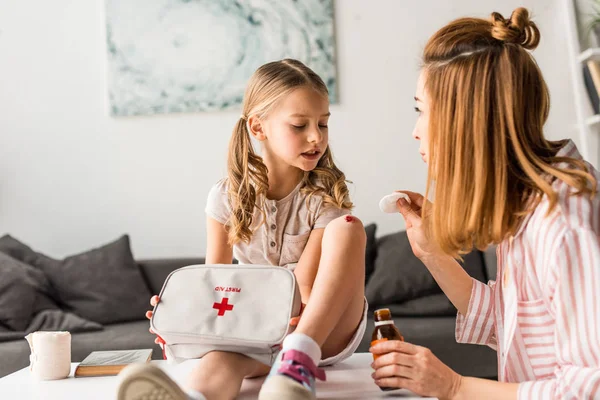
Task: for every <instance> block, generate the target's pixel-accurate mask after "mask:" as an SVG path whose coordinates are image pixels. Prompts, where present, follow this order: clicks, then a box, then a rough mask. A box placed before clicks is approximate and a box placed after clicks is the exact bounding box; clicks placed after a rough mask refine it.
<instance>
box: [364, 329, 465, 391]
mask: <svg viewBox="0 0 600 400" xmlns="http://www.w3.org/2000/svg"><path fill="white" fill-rule="evenodd" d="M369 351H370V352H371V353H373V354H375V355H378V356H379V357H378V358H377V360H375V361H373V363H372V364H371V367H373V369H374V370H375V372H374V373H373V374H372V377H373V379H374V380H375V383H376V384H377V385H378V386H381V387H393V388H402V389H408V390H410V391H411V392H414V393H416V394H418V395H419V396H427V397H437V398H439V399H440V400H444V399H453V398H455V397H456V395H457V393H458V391H459V388H460V384H461V379H462V377H461V376H460V375H459V374H457V373H456V372H454V371H453V370H452V369H450V368H449V367H448V366H446V365H445V364H444V363H442V362H441V361H440V360H439V359H438V358H437V357H436V356H434V355H433V353H432V352H431V350H429V349H427V348H425V347H421V346H416V345H414V344H410V343H406V342H402V341H399V340H388V341H385V342H381V343H378V344H376V345H375V346H373V347H371V348H370V349H369Z"/></svg>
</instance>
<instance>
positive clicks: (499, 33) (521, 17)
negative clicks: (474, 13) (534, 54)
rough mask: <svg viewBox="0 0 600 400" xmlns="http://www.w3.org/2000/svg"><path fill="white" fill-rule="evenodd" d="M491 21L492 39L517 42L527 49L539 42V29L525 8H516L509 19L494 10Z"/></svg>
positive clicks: (531, 48)
mask: <svg viewBox="0 0 600 400" xmlns="http://www.w3.org/2000/svg"><path fill="white" fill-rule="evenodd" d="M491 22H492V30H491V35H492V37H493V38H494V39H497V40H501V41H503V42H505V43H512V44H517V45H520V46H522V47H524V48H525V49H527V50H533V49H535V48H536V47H537V45H538V44H539V43H540V31H539V29H538V27H537V25H536V24H535V23H534V22H533V21H531V20H530V19H529V11H527V9H526V8H522V7H521V8H517V9H516V10H515V11H513V13H512V14H511V16H510V18H509V19H505V18H504V17H503V16H502V15H501V14H500V13H497V12H494V13H492V16H491Z"/></svg>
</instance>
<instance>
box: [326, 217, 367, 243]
mask: <svg viewBox="0 0 600 400" xmlns="http://www.w3.org/2000/svg"><path fill="white" fill-rule="evenodd" d="M324 236H334V237H335V238H336V240H340V239H343V238H348V239H351V240H354V241H359V242H364V243H366V242H367V234H366V233H365V227H364V226H363V223H362V221H361V220H360V219H358V218H357V217H355V216H353V215H343V216H341V217H338V218H336V219H334V220H333V221H331V222H330V223H329V224H327V226H326V227H325V233H324Z"/></svg>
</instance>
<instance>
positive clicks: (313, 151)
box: [249, 87, 330, 171]
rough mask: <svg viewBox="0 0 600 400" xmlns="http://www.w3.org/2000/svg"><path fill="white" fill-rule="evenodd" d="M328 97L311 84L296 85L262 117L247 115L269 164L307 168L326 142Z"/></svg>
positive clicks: (305, 169) (325, 145) (327, 139)
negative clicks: (305, 85)
mask: <svg viewBox="0 0 600 400" xmlns="http://www.w3.org/2000/svg"><path fill="white" fill-rule="evenodd" d="M329 115H330V113H329V99H328V98H327V97H326V96H323V95H322V94H321V93H319V92H317V91H316V90H314V89H312V88H311V87H299V88H297V89H295V90H294V91H292V92H291V93H289V94H288V95H287V96H285V97H284V98H282V99H281V100H280V101H279V102H278V103H277V104H276V105H275V106H274V107H273V108H272V109H271V110H270V111H269V114H268V115H267V117H266V118H263V119H262V120H258V119H257V118H256V119H254V118H253V119H250V120H249V124H250V129H251V131H252V133H253V135H254V137H255V138H257V139H258V140H260V141H261V142H262V143H263V149H264V152H263V158H264V159H265V161H267V162H268V163H269V164H270V165H271V167H274V166H275V165H282V166H286V165H287V166H292V167H296V168H298V169H301V170H302V171H311V170H313V169H314V168H315V167H316V166H317V163H318V162H319V159H320V158H321V157H322V156H323V153H324V152H325V150H326V149H327V144H328V142H329V135H328V130H327V129H328V128H327V123H328V121H329Z"/></svg>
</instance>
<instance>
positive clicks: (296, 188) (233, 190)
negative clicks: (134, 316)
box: [119, 59, 367, 400]
mask: <svg viewBox="0 0 600 400" xmlns="http://www.w3.org/2000/svg"><path fill="white" fill-rule="evenodd" d="M329 115H330V113H329V101H328V92H327V87H326V86H325V84H324V83H323V81H322V80H321V78H319V76H318V75H316V74H315V73H314V72H313V71H312V70H310V69H309V68H308V67H306V66H305V65H304V64H302V63H301V62H299V61H296V60H290V59H286V60H282V61H277V62H271V63H268V64H266V65H263V66H262V67H260V68H259V69H258V70H257V71H256V72H255V73H254V75H253V76H252V78H251V79H250V82H249V84H248V87H247V89H246V93H245V96H244V104H243V113H242V115H241V117H240V119H239V121H238V122H237V124H236V127H235V128H234V130H233V136H232V137H231V141H230V145H229V156H228V175H229V176H228V178H227V179H226V180H223V181H221V182H219V183H217V184H216V185H215V186H214V187H213V188H212V190H211V191H210V194H209V196H208V204H207V207H206V213H207V216H208V218H207V231H208V232H207V233H208V235H207V236H208V245H207V255H206V263H207V264H230V263H231V262H232V258H233V257H235V258H236V259H237V260H239V261H240V262H241V263H244V264H261V265H276V266H282V267H287V268H290V269H292V270H293V271H294V274H295V275H296V278H297V282H298V285H299V288H300V292H301V297H302V302H303V303H305V304H306V307H305V309H304V311H303V314H302V317H301V318H300V319H299V321H294V322H293V324H296V323H297V326H296V329H295V331H294V333H292V334H291V335H289V336H287V337H286V339H285V340H284V342H283V348H282V351H281V352H280V354H279V356H278V359H277V361H276V362H275V364H274V365H273V366H272V368H271V373H270V375H269V377H268V378H267V380H266V381H265V383H264V384H263V387H262V389H261V392H260V399H263V400H268V399H292V400H295V399H314V398H315V378H320V379H324V378H325V376H324V374H323V372H322V370H320V369H318V368H317V367H316V365H319V364H320V365H331V364H334V363H337V362H339V361H341V360H343V359H345V358H347V357H349V356H350V355H351V354H352V353H353V352H354V350H356V348H357V347H358V345H359V343H360V340H361V338H362V336H363V333H364V331H365V326H366V311H367V305H366V301H365V299H364V287H363V285H364V257H365V256H364V253H365V245H366V237H365V232H364V228H363V226H362V223H361V222H360V221H359V220H358V219H357V218H355V217H353V216H350V215H349V212H350V211H349V210H350V208H351V207H352V203H351V202H350V200H349V197H348V188H347V187H346V183H345V176H344V174H343V173H342V172H341V171H340V170H339V169H338V168H337V167H336V165H335V163H334V162H333V157H332V154H331V150H330V148H329V146H328V141H329V132H328V128H327V123H328V120H329ZM251 138H254V139H256V140H257V141H258V142H260V144H261V147H262V157H261V156H259V155H257V153H255V151H254V149H253V146H252V143H251ZM157 301H158V299H157V298H156V297H155V298H153V300H152V305H154V304H156V302H157ZM147 316H148V317H151V312H149V313H148V314H147ZM269 367H270V366H267V365H263V364H261V363H260V362H258V361H256V360H254V359H252V358H249V357H247V356H245V355H242V354H235V353H227V352H217V351H214V352H211V353H208V354H207V355H206V356H204V357H203V358H202V359H201V360H200V361H199V362H198V364H197V366H196V367H195V368H194V370H193V372H192V374H191V376H190V378H189V383H188V387H187V388H186V392H184V391H182V390H181V389H180V388H179V387H178V386H177V385H176V384H175V383H174V382H173V381H171V380H170V379H169V378H168V377H167V376H166V375H165V374H164V373H162V372H161V370H160V369H158V368H156V367H154V366H152V365H145V366H136V367H134V368H129V369H128V371H127V372H125V371H124V372H125V373H124V374H123V375H124V376H123V380H122V384H121V386H120V389H119V399H121V400H134V399H146V398H151V397H150V396H152V394H153V393H164V394H165V396H166V397H161V398H163V399H173V400H184V399H185V400H188V398H189V399H208V400H213V399H233V398H235V396H236V395H237V394H238V393H239V390H240V386H241V384H242V380H243V379H244V378H248V377H257V376H262V375H265V374H267V373H268V372H269Z"/></svg>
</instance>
